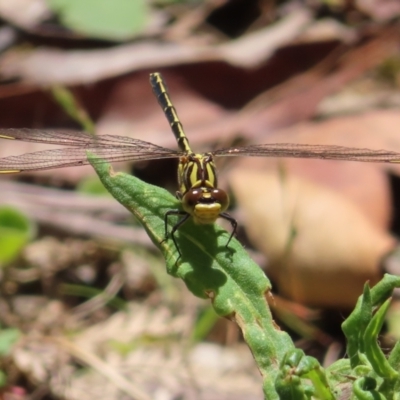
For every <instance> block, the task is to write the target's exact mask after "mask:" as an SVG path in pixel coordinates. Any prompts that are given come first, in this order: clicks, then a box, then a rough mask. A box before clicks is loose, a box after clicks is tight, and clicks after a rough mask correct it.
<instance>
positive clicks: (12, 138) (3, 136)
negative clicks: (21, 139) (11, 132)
mask: <svg viewBox="0 0 400 400" xmlns="http://www.w3.org/2000/svg"><path fill="white" fill-rule="evenodd" d="M0 138H1V139H11V140H15V137H12V136H5V135H0Z"/></svg>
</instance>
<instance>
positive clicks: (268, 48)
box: [0, 9, 311, 85]
mask: <svg viewBox="0 0 400 400" xmlns="http://www.w3.org/2000/svg"><path fill="white" fill-rule="evenodd" d="M310 20H311V15H310V13H309V12H308V10H307V9H299V10H296V11H295V12H293V13H292V14H289V15H287V16H286V17H285V18H284V19H282V20H281V21H280V22H279V23H278V24H275V25H272V26H268V27H266V28H265V29H262V30H260V31H258V32H255V33H252V34H249V35H246V36H244V37H243V38H241V39H237V40H235V41H232V42H227V43H224V44H221V45H217V46H193V45H185V44H180V43H160V42H159V43H157V42H150V41H147V42H144V41H142V42H138V43H134V44H128V45H123V46H116V47H113V48H108V49H102V50H73V51H63V50H57V49H53V48H44V47H41V48H39V49H35V50H32V51H28V50H26V49H24V50H18V49H17V50H15V49H13V50H10V51H9V52H7V53H5V54H4V55H3V56H2V57H1V58H0V71H1V75H2V77H3V78H6V79H13V78H14V79H15V78H18V79H21V80H22V81H24V82H26V83H35V84H38V85H51V84H63V85H76V84H88V83H93V82H96V81H99V80H102V79H106V78H110V77H114V76H117V75H121V74H124V73H127V72H132V71H136V70H139V69H144V68H155V67H156V68H162V67H165V66H171V65H178V64H184V63H196V62H204V61H225V62H227V63H230V64H232V65H236V66H241V67H244V68H255V67H256V66H258V65H260V64H261V63H263V62H265V61H266V60H267V59H268V58H269V57H271V55H272V54H273V53H274V52H275V51H276V50H277V48H279V47H280V46H283V45H285V44H288V43H290V41H291V40H293V39H294V38H295V37H296V36H297V35H299V34H300V33H301V31H302V30H303V29H304V28H305V27H306V26H307V24H308V23H309V22H310ZM44 65H45V66H46V67H45V68H43V66H44Z"/></svg>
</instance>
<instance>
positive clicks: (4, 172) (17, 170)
mask: <svg viewBox="0 0 400 400" xmlns="http://www.w3.org/2000/svg"><path fill="white" fill-rule="evenodd" d="M19 172H22V170H21V169H10V170H6V169H5V170H2V171H0V174H18V173H19Z"/></svg>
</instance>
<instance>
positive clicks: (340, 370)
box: [89, 155, 400, 400]
mask: <svg viewBox="0 0 400 400" xmlns="http://www.w3.org/2000/svg"><path fill="white" fill-rule="evenodd" d="M89 160H90V162H91V163H92V165H93V167H94V168H95V170H96V172H97V174H98V175H99V177H100V179H101V181H102V183H103V184H104V186H105V187H106V188H107V190H109V192H110V193H111V194H112V195H113V196H114V197H115V198H116V199H117V200H118V201H119V202H120V203H121V204H122V205H124V206H125V207H126V208H127V209H128V210H129V211H130V212H131V213H132V214H133V215H134V216H135V217H136V218H137V219H138V220H139V221H140V222H141V223H142V225H143V226H144V228H145V230H146V231H147V233H148V235H149V236H150V238H151V239H152V241H153V242H154V243H155V244H156V246H157V247H158V248H160V250H161V251H162V253H163V255H164V257H165V260H166V264H167V271H168V273H169V274H171V275H173V276H175V277H177V278H180V279H182V280H183V281H184V282H185V283H186V286H187V287H188V289H189V290H190V291H191V292H192V293H193V294H194V295H195V296H198V297H201V298H209V299H210V300H211V303H212V305H213V307H214V310H215V311H216V313H217V314H218V315H220V316H222V317H226V318H229V319H232V320H235V321H236V322H237V323H238V325H239V326H240V328H241V329H242V332H243V336H244V339H245V340H246V342H247V344H248V345H249V347H250V349H251V351H252V353H253V356H254V359H255V361H256V363H257V365H258V368H259V370H260V372H261V374H262V376H263V382H264V388H263V389H264V395H265V398H266V399H268V400H270V399H296V400H297V399H329V400H331V399H343V398H349V399H363V400H364V399H371V400H372V399H394V398H400V397H399V395H398V394H397V393H398V392H400V390H399V389H400V388H399V384H400V380H399V373H398V369H399V364H400V346H398V345H396V346H395V348H394V349H393V351H392V353H391V355H390V357H389V358H388V359H387V358H386V357H385V355H384V354H383V353H382V350H381V349H380V348H379V346H378V344H377V338H378V335H379V332H380V329H381V326H382V323H383V320H384V317H385V313H386V311H387V307H388V305H389V301H390V296H391V293H392V291H393V289H394V288H396V287H399V286H400V278H398V277H394V276H391V275H386V276H385V278H384V279H383V280H382V281H381V282H380V283H379V284H378V285H376V286H375V287H374V288H372V289H370V288H369V287H368V286H367V285H366V286H365V289H364V293H363V295H362V296H361V297H360V300H359V301H358V303H357V306H356V308H355V310H354V312H353V313H352V314H351V316H350V317H349V318H348V319H347V320H346V321H345V323H344V324H343V330H344V332H345V334H346V337H347V340H348V347H347V351H348V355H349V358H348V359H343V360H339V361H338V362H336V363H334V364H333V365H331V366H330V367H329V368H328V369H326V370H324V369H323V368H322V367H321V366H320V364H319V363H318V361H317V360H316V359H314V358H313V357H309V356H306V355H305V354H304V353H303V352H302V351H301V350H298V349H296V348H295V346H294V344H293V342H292V340H291V339H290V337H289V335H288V334H287V333H285V332H283V331H281V330H280V329H279V328H278V327H277V326H276V324H274V321H273V319H272V316H271V312H270V310H269V307H268V304H267V301H266V296H268V293H269V291H270V289H271V285H270V282H269V280H268V278H267V277H266V276H265V274H264V272H263V271H262V270H261V269H260V268H259V267H258V266H257V265H256V264H254V262H253V261H252V260H251V259H250V257H249V256H248V255H247V253H246V252H245V251H244V249H243V248H242V246H241V245H240V244H239V243H238V242H237V241H236V240H232V242H231V244H230V245H229V247H226V246H225V245H226V243H227V239H228V237H229V234H228V233H227V232H225V231H224V230H223V229H221V228H219V227H218V226H216V225H211V226H197V225H195V224H194V223H193V222H192V221H190V220H189V221H188V222H187V223H185V225H184V226H182V227H181V228H180V229H179V230H178V232H177V234H176V238H177V242H178V245H179V248H180V250H181V253H182V257H181V258H179V254H178V253H177V249H176V248H175V246H174V245H173V243H171V240H168V239H167V240H164V239H165V227H164V215H165V213H166V212H167V211H168V210H170V209H176V208H177V207H179V202H178V200H176V199H175V198H174V197H173V196H172V195H171V194H170V193H169V192H167V191H166V190H164V189H162V188H159V187H155V186H151V185H147V184H145V183H143V182H141V181H140V180H138V179H137V178H134V177H132V176H130V175H127V174H124V173H113V171H112V169H111V168H110V166H109V165H108V164H104V163H98V162H97V161H98V158H96V157H95V156H93V155H89ZM169 223H170V224H171V225H170V226H169V229H171V228H172V226H173V223H174V221H169ZM396 396H397V397H396Z"/></svg>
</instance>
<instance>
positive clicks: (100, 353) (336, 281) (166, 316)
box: [0, 0, 400, 400]
mask: <svg viewBox="0 0 400 400" xmlns="http://www.w3.org/2000/svg"><path fill="white" fill-rule="evenodd" d="M399 17H400V3H399V2H398V1H397V0H308V1H296V0H280V1H278V0H277V1H271V0H258V1H257V0H250V1H249V0H247V1H246V0H230V1H229V0H204V1H197V0H186V1H185V0H158V1H157V0H154V1H149V0H147V1H146V0H113V1H112V2H111V1H107V0H85V1H81V0H13V1H9V0H0V18H1V21H0V128H16V129H21V128H40V129H77V130H80V129H82V121H88V119H89V117H90V118H91V119H92V120H93V121H94V123H95V130H96V132H97V133H98V134H109V135H120V136H128V137H132V138H138V139H141V140H144V141H148V142H151V143H154V144H157V145H160V146H165V147H168V148H172V149H175V148H176V147H177V146H176V142H175V138H174V136H173V135H172V134H171V132H170V129H169V126H168V123H167V121H166V120H165V116H164V115H163V112H162V110H161V109H160V108H159V105H158V103H157V100H156V99H155V97H154V95H153V93H152V90H151V87H150V84H149V73H150V72H155V71H158V72H161V73H162V74H163V76H164V78H165V80H166V82H167V85H168V88H169V92H170V95H171V98H172V101H173V103H174V105H175V107H176V109H177V112H178V114H179V116H180V119H181V121H182V123H183V126H184V128H185V131H186V134H187V135H188V137H189V140H190V142H191V145H192V148H193V149H194V150H195V151H199V152H200V151H205V150H213V149H218V148H223V147H229V146H231V145H235V146H236V145H241V144H243V145H246V144H257V143H275V142H277V143H279V142H280V143H308V144H325V145H341V146H350V147H361V148H370V149H387V150H390V151H398V152H400V133H399V126H400V114H399V108H400V92H399V85H400V46H399V44H400V25H399ZM71 94H72V95H73V97H74V99H75V101H76V102H77V104H78V113H75V114H74V113H71V112H70V111H69V110H68V107H67V106H66V104H67V103H68V100H65V99H66V98H67V99H68V96H70V95H71ZM71 114H72V115H71ZM0 135H1V133H0ZM47 148H48V146H47V147H46V146H44V145H41V144H40V145H39V144H35V143H24V142H14V141H9V140H0V158H3V157H7V156H10V155H16V154H22V153H28V152H33V151H38V150H44V149H47ZM176 167H177V162H176V160H162V161H151V162H150V161H149V162H141V163H136V164H132V163H125V164H119V165H115V168H116V169H117V170H123V171H127V172H132V173H134V174H135V175H136V176H138V177H140V178H141V179H143V180H145V181H147V182H149V183H152V184H156V185H159V186H162V187H165V188H167V189H169V190H170V191H171V192H172V193H174V192H175V191H176V190H177V184H176ZM218 167H219V180H220V186H221V187H222V188H224V189H227V190H228V191H229V193H230V195H231V197H232V204H231V209H230V213H231V214H232V215H233V216H234V217H235V218H236V219H237V220H238V222H239V226H240V229H239V232H238V238H239V240H240V241H241V242H242V243H243V244H244V245H245V246H246V248H247V249H248V250H249V252H250V253H251V255H252V257H253V258H254V259H255V260H256V261H257V262H258V264H259V265H260V267H261V268H263V269H264V270H265V272H266V274H267V276H268V277H269V278H270V279H271V280H272V282H273V284H274V287H273V292H274V299H273V300H272V301H271V304H270V305H271V307H272V310H273V313H274V317H275V319H276V321H277V323H278V324H279V325H280V326H281V327H282V329H285V330H288V331H289V332H290V334H291V335H292V337H293V339H294V340H296V344H297V346H298V347H301V348H303V349H304V350H305V351H306V353H307V354H310V355H313V356H315V357H317V358H318V359H319V360H321V361H322V362H323V363H324V364H325V365H329V364H330V363H331V362H333V361H334V360H336V359H337V358H339V357H341V356H343V354H344V342H343V338H342V336H341V333H340V323H341V322H342V321H343V319H344V318H345V316H346V313H347V312H348V311H349V310H351V309H352V307H353V306H354V304H355V302H356V300H357V298H358V296H359V295H360V294H361V291H362V287H363V285H364V283H365V282H366V281H369V282H370V284H374V283H376V282H377V281H378V280H379V279H380V278H381V277H382V274H383V273H384V272H385V271H390V272H392V273H397V271H398V269H399V264H398V263H399V261H398V256H397V239H396V238H397V236H398V234H399V229H400V213H399V204H400V181H399V173H400V167H399V165H397V164H391V165H387V164H368V163H355V162H345V161H325V160H301V159H296V160H293V159H290V160H289V159H274V158H268V159H256V158H254V159H250V158H248V159H247V158H241V159H239V158H237V159H235V158H229V159H222V158H221V159H220V160H218ZM221 224H223V222H221ZM227 229H229V226H227ZM0 291H1V295H0V387H1V390H2V393H3V394H2V398H4V399H7V400H11V399H12V400H17V399H18V400H24V399H60V398H65V399H71V400H72V399H79V400H84V399H92V398H98V399H108V400H111V399H114V398H115V399H117V398H118V399H131V398H132V399H133V398H134V399H162V400H164V399H177V398H182V399H225V398H226V399H228V398H229V399H243V398H246V399H261V398H262V388H261V377H260V376H259V374H258V371H257V369H256V367H255V365H254V362H253V359H252V356H251V354H250V352H249V350H248V349H247V347H246V345H245V344H244V343H243V340H242V338H241V334H240V332H239V330H238V328H237V326H236V325H235V324H234V323H233V322H231V321H228V320H225V319H220V318H218V317H217V316H216V314H215V313H214V311H213V309H212V308H211V306H210V304H209V302H207V301H204V300H201V299H196V298H194V297H193V295H192V294H191V293H189V292H188V290H187V289H186V288H185V286H184V285H183V283H182V282H180V281H178V280H177V279H173V278H171V277H169V276H168V275H167V274H166V272H165V268H164V261H163V259H162V258H161V256H160V253H159V251H158V250H157V248H156V247H155V246H154V245H153V244H152V243H151V242H150V240H149V239H148V238H147V236H146V235H145V233H144V231H143V230H142V229H141V227H140V226H139V225H138V224H137V223H136V222H135V221H134V219H133V218H132V216H131V215H130V214H129V213H128V211H126V210H125V209H124V208H123V207H122V206H121V205H119V204H118V203H117V202H116V201H115V200H114V199H112V198H111V197H110V196H109V195H107V193H106V192H105V190H104V189H103V188H102V187H101V184H100V183H99V182H98V181H97V178H96V177H95V174H94V171H93V170H92V168H91V167H80V168H64V169H57V170H48V171H42V172H32V173H24V174H18V175H0ZM397 309H398V306H397V305H396V302H394V304H393V306H392V309H391V311H390V313H389V318H388V321H387V326H386V334H385V336H384V337H382V344H383V345H384V346H386V347H390V346H391V345H392V344H393V341H394V340H395V339H396V338H398V337H399V336H400V331H399V329H400V328H399V327H398V320H399V318H398V316H397V314H398V312H397Z"/></svg>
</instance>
